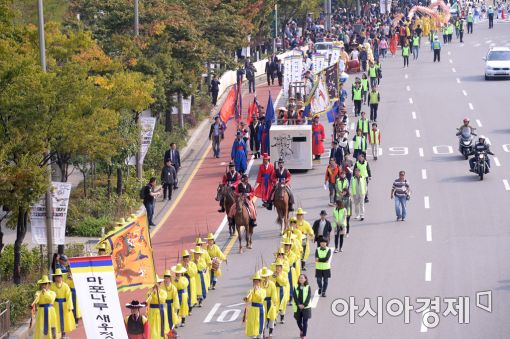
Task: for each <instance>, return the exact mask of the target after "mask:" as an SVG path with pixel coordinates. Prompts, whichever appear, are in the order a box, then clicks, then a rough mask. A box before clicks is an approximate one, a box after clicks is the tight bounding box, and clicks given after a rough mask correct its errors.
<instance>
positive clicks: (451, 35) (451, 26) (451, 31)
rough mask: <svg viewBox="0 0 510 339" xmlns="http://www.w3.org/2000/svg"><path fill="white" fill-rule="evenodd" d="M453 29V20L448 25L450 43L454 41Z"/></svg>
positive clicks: (447, 32) (447, 31)
mask: <svg viewBox="0 0 510 339" xmlns="http://www.w3.org/2000/svg"><path fill="white" fill-rule="evenodd" d="M453 30H454V27H453V24H452V23H451V22H449V23H448V26H447V28H446V34H447V35H448V43H449V44H451V43H452V38H453Z"/></svg>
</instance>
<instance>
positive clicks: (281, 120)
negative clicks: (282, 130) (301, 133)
mask: <svg viewBox="0 0 510 339" xmlns="http://www.w3.org/2000/svg"><path fill="white" fill-rule="evenodd" d="M277 112H278V113H277V114H278V124H280V125H286V124H287V109H286V108H285V107H279V108H278V109H277Z"/></svg>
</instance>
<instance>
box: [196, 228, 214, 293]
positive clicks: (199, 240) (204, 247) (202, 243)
mask: <svg viewBox="0 0 510 339" xmlns="http://www.w3.org/2000/svg"><path fill="white" fill-rule="evenodd" d="M195 244H196V245H197V246H200V247H201V248H202V251H203V253H202V258H203V259H204V260H205V265H206V272H205V279H206V282H207V290H209V289H210V288H211V272H210V269H211V266H212V258H211V256H210V255H209V252H207V242H205V241H203V240H202V238H200V237H198V238H197V239H196V240H195ZM192 256H193V258H194V257H195V255H194V254H193V255H192ZM193 258H192V259H193Z"/></svg>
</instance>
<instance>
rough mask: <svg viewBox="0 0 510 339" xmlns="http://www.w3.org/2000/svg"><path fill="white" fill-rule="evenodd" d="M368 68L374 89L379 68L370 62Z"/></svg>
mask: <svg viewBox="0 0 510 339" xmlns="http://www.w3.org/2000/svg"><path fill="white" fill-rule="evenodd" d="M369 65H370V66H369V67H368V77H369V78H370V88H374V87H375V86H376V85H377V67H376V66H375V64H374V63H373V62H372V61H370V63H369Z"/></svg>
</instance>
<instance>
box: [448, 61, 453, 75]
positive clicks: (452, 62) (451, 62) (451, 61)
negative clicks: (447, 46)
mask: <svg viewBox="0 0 510 339" xmlns="http://www.w3.org/2000/svg"><path fill="white" fill-rule="evenodd" d="M448 62H449V63H451V64H453V60H452V59H449V60H448ZM454 72H455V71H454Z"/></svg>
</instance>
